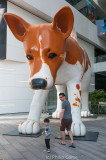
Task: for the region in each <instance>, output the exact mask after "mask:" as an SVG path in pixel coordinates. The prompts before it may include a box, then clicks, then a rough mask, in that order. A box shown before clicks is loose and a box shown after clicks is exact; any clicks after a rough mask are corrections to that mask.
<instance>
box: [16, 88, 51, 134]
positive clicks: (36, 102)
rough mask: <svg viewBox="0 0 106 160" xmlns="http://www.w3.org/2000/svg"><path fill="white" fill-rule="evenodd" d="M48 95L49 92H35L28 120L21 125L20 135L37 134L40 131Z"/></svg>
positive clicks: (19, 128)
mask: <svg viewBox="0 0 106 160" xmlns="http://www.w3.org/2000/svg"><path fill="white" fill-rule="evenodd" d="M48 93H49V90H36V91H35V92H34V96H33V100H32V103H31V106H30V112H29V115H28V119H27V120H26V121H25V122H21V123H20V124H19V127H18V130H19V133H22V134H36V133H38V132H39V131H40V125H39V123H40V115H41V112H42V107H43V106H44V105H45V101H46V98H47V95H48Z"/></svg>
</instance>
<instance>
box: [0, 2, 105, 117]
mask: <svg viewBox="0 0 106 160" xmlns="http://www.w3.org/2000/svg"><path fill="white" fill-rule="evenodd" d="M66 5H68V6H69V7H70V8H71V9H72V11H73V14H74V28H75V31H76V33H77V36H78V42H79V44H81V45H82V46H83V47H84V48H85V49H86V51H87V53H88V56H89V58H90V61H91V65H92V77H91V83H90V88H89V91H90V92H92V91H93V90H95V74H96V73H101V74H102V75H105V76H106V61H104V62H102V61H101V62H98V63H95V52H96V51H97V50H100V51H102V52H103V53H104V54H106V41H105V39H101V38H100V37H99V36H98V30H97V26H96V25H95V24H93V23H92V22H91V21H90V20H89V19H87V18H86V17H85V16H84V15H83V14H81V13H80V12H79V11H78V10H77V9H75V8H74V7H73V6H72V5H70V4H69V3H68V2H67V1H65V0H61V1H59V0H30V1H29V0H18V1H17V0H3V1H0V22H1V23H0V30H1V31H0V34H1V38H0V114H5V113H17V112H28V111H29V107H30V103H31V101H32V97H33V92H34V91H33V90H31V89H30V88H29V86H28V77H29V69H28V66H27V64H26V62H25V57H24V48H23V45H22V43H21V42H19V41H18V40H17V39H16V38H15V37H14V36H13V34H12V33H11V31H10V29H9V28H8V27H7V26H6V24H5V22H4V20H3V13H4V12H10V13H14V14H17V15H18V16H20V17H22V18H23V19H25V20H26V21H27V22H28V23H31V24H39V23H51V22H52V19H53V16H54V14H55V13H56V12H57V11H58V10H59V9H60V8H61V7H63V6H66ZM96 5H98V6H99V3H97V4H96ZM105 56H106V55H105ZM47 102H48V103H47V105H49V108H55V107H56V92H55V88H53V89H52V90H51V91H50V94H49V98H48V101H47Z"/></svg>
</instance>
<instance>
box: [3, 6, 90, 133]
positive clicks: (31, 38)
mask: <svg viewBox="0 0 106 160" xmlns="http://www.w3.org/2000/svg"><path fill="white" fill-rule="evenodd" d="M4 17H5V20H6V22H7V24H8V26H9V28H10V30H11V31H12V33H13V34H14V36H15V37H16V38H17V39H18V40H19V41H21V42H23V44H24V49H25V57H26V62H27V64H28V65H29V69H30V78H29V85H30V87H31V88H32V89H34V97H33V100H32V103H31V106H30V112H29V115H28V119H27V120H26V121H25V122H22V123H20V124H19V127H18V129H19V132H20V133H23V134H35V133H38V132H39V130H40V127H39V123H40V115H41V111H42V106H44V104H45V101H46V97H47V95H48V93H49V89H50V88H52V87H53V86H54V85H56V89H57V93H59V92H65V86H66V87H67V90H68V100H69V101H70V103H71V111H72V119H73V123H72V127H71V130H72V133H73V135H76V136H83V135H85V134H86V128H85V126H84V124H83V123H82V120H81V106H80V104H81V101H82V114H83V113H84V114H85V116H87V115H88V114H89V109H88V88H89V83H90V77H91V65H90V61H89V58H88V55H87V53H86V51H85V50H84V49H83V48H82V47H81V46H80V45H79V44H78V42H77V40H76V37H75V38H73V36H70V34H71V32H72V29H73V23H74V16H73V13H72V11H71V9H70V8H69V7H68V6H65V7H63V8H61V9H60V10H59V11H58V12H57V13H56V14H55V16H54V19H53V23H47V24H37V25H34V24H29V23H27V22H26V21H24V20H23V19H22V18H21V17H19V16H17V15H14V14H12V13H5V15H4ZM73 33H74V32H73ZM81 95H82V96H81ZM81 97H82V100H81ZM60 112H61V102H60V100H59V99H58V101H57V109H56V111H55V112H54V113H53V114H52V116H53V118H58V117H59V116H60Z"/></svg>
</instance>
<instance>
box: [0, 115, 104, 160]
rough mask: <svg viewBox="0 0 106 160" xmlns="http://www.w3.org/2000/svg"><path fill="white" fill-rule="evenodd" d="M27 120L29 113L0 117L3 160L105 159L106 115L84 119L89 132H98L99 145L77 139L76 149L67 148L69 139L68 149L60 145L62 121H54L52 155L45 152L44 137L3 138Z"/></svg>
mask: <svg viewBox="0 0 106 160" xmlns="http://www.w3.org/2000/svg"><path fill="white" fill-rule="evenodd" d="M48 116H49V115H48V114H42V116H41V126H42V127H43V119H44V118H45V117H48ZM26 118H27V114H26V113H23V114H8V115H0V160H1V159H3V160H47V159H57V160H58V159H59V160H65V159H68V160H106V116H98V117H97V118H83V122H84V124H85V125H86V127H87V131H94V132H96V131H98V132H99V137H98V140H97V142H91V141H78V140H76V141H75V146H76V148H69V147H68V145H69V144H70V141H69V140H66V143H67V145H66V146H62V145H60V144H59V142H60V140H59V139H55V136H56V135H58V134H59V120H55V119H51V120H50V121H51V128H52V137H51V153H46V152H44V151H43V150H44V149H45V144H44V137H43V136H40V137H38V138H34V137H19V136H5V135H2V134H3V133H7V132H10V131H12V130H15V129H17V127H18V124H19V123H20V122H22V121H25V120H26Z"/></svg>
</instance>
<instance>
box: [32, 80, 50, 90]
mask: <svg viewBox="0 0 106 160" xmlns="http://www.w3.org/2000/svg"><path fill="white" fill-rule="evenodd" d="M31 86H32V88H33V89H45V87H46V86H47V81H46V80H45V79H42V78H36V79H33V80H32V81H31Z"/></svg>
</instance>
